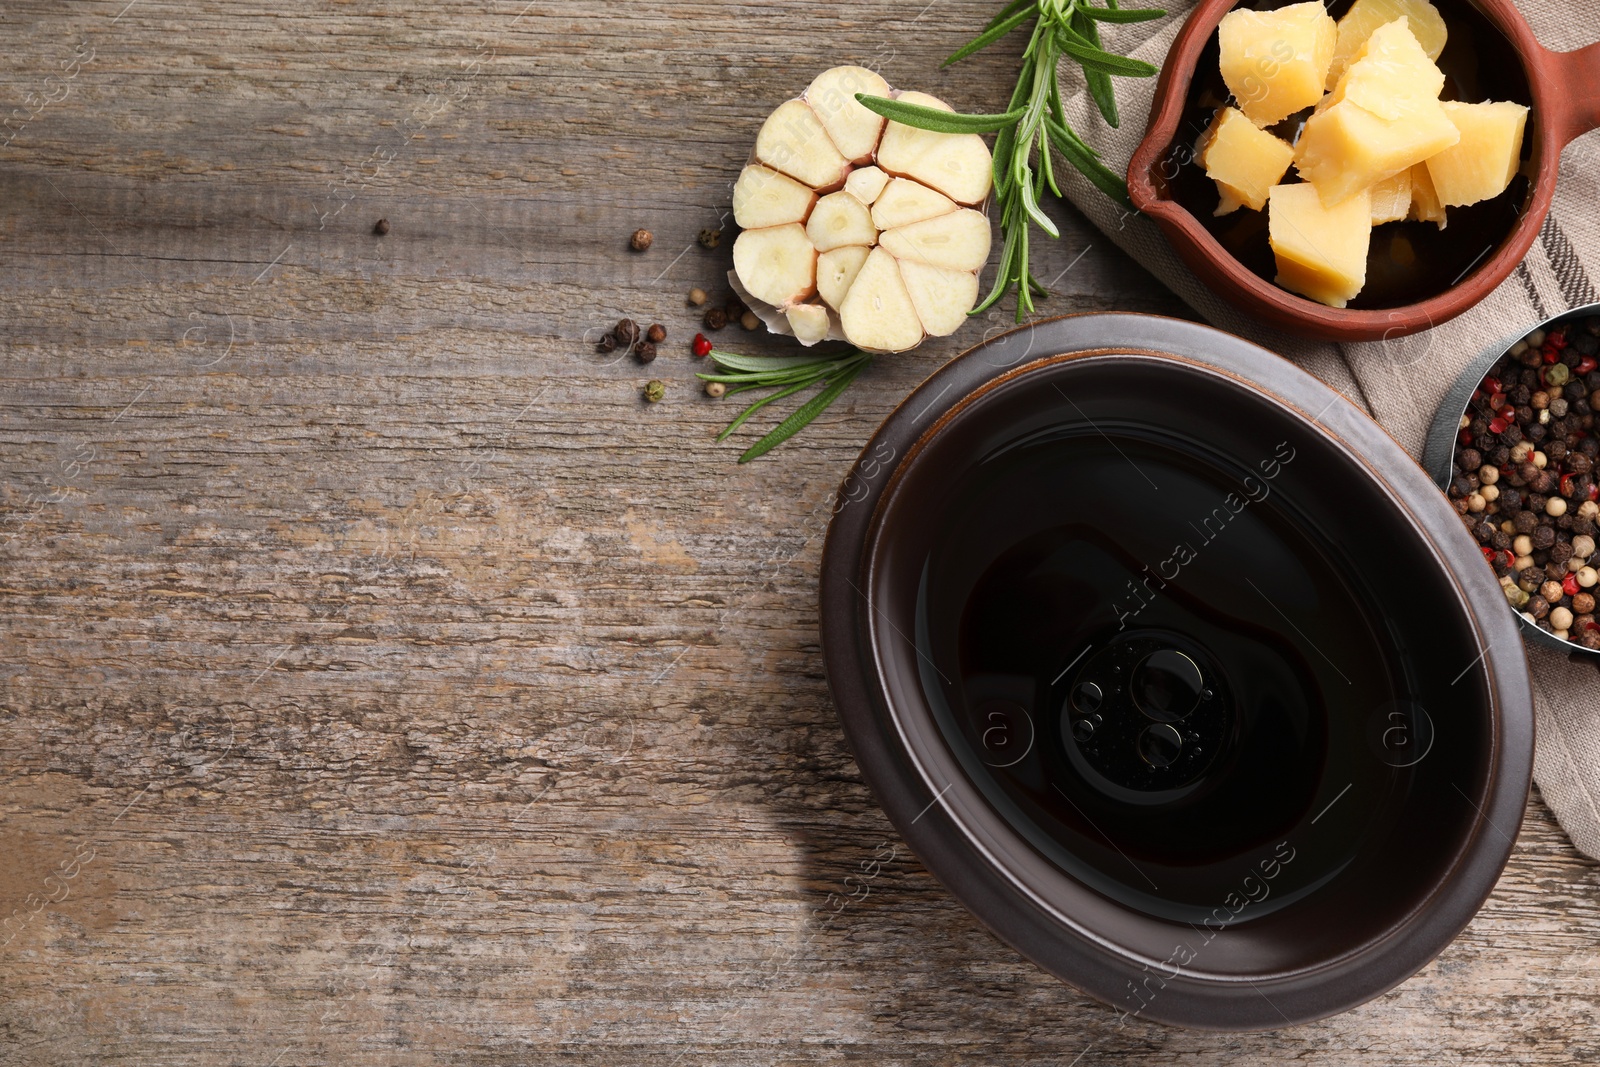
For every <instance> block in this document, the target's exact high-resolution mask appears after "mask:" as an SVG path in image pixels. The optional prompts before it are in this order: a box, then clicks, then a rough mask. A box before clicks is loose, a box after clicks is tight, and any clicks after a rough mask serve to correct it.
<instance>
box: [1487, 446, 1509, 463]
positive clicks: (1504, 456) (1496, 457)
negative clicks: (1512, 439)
mask: <svg viewBox="0 0 1600 1067" xmlns="http://www.w3.org/2000/svg"><path fill="white" fill-rule="evenodd" d="M1489 462H1490V463H1493V464H1494V465H1495V466H1496V467H1504V466H1505V465H1506V464H1507V463H1510V462H1511V449H1509V448H1507V447H1506V446H1505V445H1497V446H1495V448H1494V449H1493V450H1492V451H1490V453H1489Z"/></svg>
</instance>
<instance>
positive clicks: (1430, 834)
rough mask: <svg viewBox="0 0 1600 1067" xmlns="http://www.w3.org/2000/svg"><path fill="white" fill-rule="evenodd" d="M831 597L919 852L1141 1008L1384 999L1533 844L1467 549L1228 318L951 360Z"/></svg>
mask: <svg viewBox="0 0 1600 1067" xmlns="http://www.w3.org/2000/svg"><path fill="white" fill-rule="evenodd" d="M821 610H822V630H823V647H824V652H825V656H826V660H827V668H828V679H829V684H830V686H831V688H832V691H833V695H834V698H835V701H836V703H837V705H838V709H839V714H840V717H841V719H842V720H843V723H844V727H845V731H846V733H847V735H848V737H849V740H850V743H851V745H852V747H853V749H854V751H855V754H856V757H857V760H858V761H859V763H860V766H861V769H862V772H863V774H864V775H865V777H866V778H867V780H868V782H869V783H870V784H871V786H872V788H873V789H874V790H875V792H876V794H877V796H878V798H879V800H880V802H881V803H882V804H883V806H884V808H885V809H886V811H887V812H888V814H889V817H890V818H891V819H892V820H893V822H894V824H895V825H896V827H897V828H898V829H899V830H900V832H901V833H902V834H903V835H904V836H905V838H906V840H907V841H908V842H909V843H910V845H911V846H912V848H913V849H914V850H915V851H916V853H917V854H918V856H919V857H921V859H922V860H923V862H924V863H926V864H927V866H928V868H929V869H930V870H932V871H933V873H934V874H935V875H936V876H938V877H939V879H940V880H941V881H943V882H944V884H945V885H946V886H947V887H948V888H949V889H950V891H951V892H953V893H954V894H955V895H956V896H957V897H958V898H959V899H960V900H961V901H962V902H963V903H964V904H966V906H967V907H969V908H970V909H971V910H972V911H973V912H974V913H975V914H977V915H978V917H979V918H981V919H982V920H983V921H984V922H985V923H987V924H988V925H989V926H990V928H991V929H993V930H994V931H995V933H997V934H998V935H999V936H1000V937H1001V938H1003V939H1004V940H1005V941H1007V942H1008V943H1009V944H1011V945H1012V946H1013V947H1015V948H1016V949H1017V950H1018V951H1019V952H1022V953H1023V954H1025V955H1026V956H1028V957H1029V958H1030V959H1032V960H1034V961H1035V962H1036V963H1038V964H1039V965H1040V966H1041V967H1043V968H1045V969H1046V970H1048V971H1050V972H1051V973H1053V974H1055V975H1057V976H1059V977H1060V978H1062V979H1064V980H1066V981H1068V982H1070V983H1072V984H1073V985H1075V986H1077V987H1079V988H1080V989H1082V990H1084V991H1086V992H1087V993H1089V994H1090V995H1092V996H1094V997H1096V998H1098V999H1099V1000H1101V1001H1104V1002H1105V1003H1106V1004H1108V1005H1111V1006H1112V1007H1114V1008H1116V1009H1117V1010H1118V1011H1119V1012H1121V1013H1123V1014H1125V1015H1128V1016H1135V1017H1138V1018H1145V1019H1152V1020H1157V1021H1160V1022H1164V1023H1170V1024H1175V1025H1182V1026H1190V1027H1201V1028H1209V1029H1219V1030H1243V1029H1268V1028H1275V1027H1280V1026H1284V1025H1287V1024H1289V1023H1298V1022H1303V1021H1306V1020H1310V1019H1316V1018H1319V1017H1322V1016H1326V1015H1330V1014H1333V1013H1335V1012H1338V1011H1342V1010H1344V1009H1346V1008H1349V1007H1352V1006H1354V1005H1356V1004H1359V1003H1361V1002H1363V1001H1365V1000H1368V999H1370V998H1372V997H1374V996H1377V995H1378V994H1380V993H1382V992H1383V991H1385V990H1387V989H1389V988H1390V987H1392V986H1394V985H1395V984H1397V983H1399V982H1401V981H1403V980H1404V979H1406V978H1407V977H1408V976H1410V975H1411V974H1413V973H1414V972H1416V971H1417V970H1418V969H1419V968H1420V967H1422V966H1423V965H1424V964H1426V963H1427V962H1428V961H1429V960H1430V959H1432V958H1433V957H1434V955H1436V954H1437V953H1438V952H1439V951H1440V950H1441V949H1443V948H1444V947H1445V946H1446V945H1447V944H1449V942H1450V941H1451V939H1452V938H1454V937H1455V936H1456V934H1457V933H1458V932H1459V931H1460V930H1461V929H1462V928H1463V927H1464V926H1465V925H1466V923H1467V922H1468V920H1469V919H1470V918H1471V917H1472V915H1473V914H1474V913H1475V912H1476V910H1477V909H1478V907H1479V906H1480V905H1481V904H1482V902H1483V900H1484V898H1485V897H1486V896H1487V895H1488V893H1489V891H1490V890H1491V889H1492V888H1493V886H1494V884H1495V881H1496V878H1497V877H1498V875H1499V873H1500V870H1501V868H1502V866H1503V865H1504V863H1505V860H1506V857H1507V856H1508V854H1509V852H1510V850H1511V846H1512V842H1513V839H1514V838H1515V836H1516V833H1517V830H1518V826H1519V824H1520V820H1521V817H1522V810H1523V805H1524V803H1525V801H1526V797H1527V792H1528V785H1529V775H1530V771H1531V764H1532V755H1533V715H1532V706H1531V697H1530V693H1529V682H1528V675H1527V668H1526V664H1525V661H1524V659H1523V654H1522V648H1521V644H1520V642H1518V641H1517V640H1515V637H1516V632H1517V630H1516V622H1515V620H1514V619H1513V618H1512V616H1511V615H1510V614H1509V613H1508V612H1507V611H1506V610H1505V601H1504V597H1503V596H1502V594H1501V592H1500V589H1499V586H1498V585H1497V584H1496V583H1495V580H1494V577H1493V575H1492V574H1491V573H1490V572H1489V569H1488V568H1486V567H1484V566H1483V565H1482V563H1481V557H1480V556H1479V554H1478V553H1477V551H1476V549H1475V548H1474V546H1473V545H1472V543H1471V539H1470V537H1469V536H1468V534H1467V533H1466V531H1465V530H1463V529H1462V527H1461V524H1460V522H1459V521H1458V520H1457V519H1456V517H1455V516H1454V514H1453V512H1452V511H1451V509H1450V508H1449V506H1448V505H1447V504H1446V502H1445V501H1444V499H1443V498H1442V497H1441V496H1440V494H1439V493H1438V491H1437V490H1436V489H1435V488H1434V486H1433V485H1432V483H1431V482H1430V481H1429V480H1428V478H1427V476H1426V475H1425V474H1424V473H1423V472H1422V470H1421V469H1420V468H1418V467H1417V465H1416V464H1415V463H1413V462H1412V461H1411V460H1410V459H1409V458H1408V457H1407V456H1406V455H1405V453H1404V452H1403V451H1402V450H1401V449H1400V448H1399V446H1398V445H1396V444H1395V443H1394V441H1393V440H1392V439H1391V438H1390V437H1389V436H1388V435H1387V434H1385V433H1384V432H1383V431H1382V430H1381V429H1380V428H1379V427H1378V426H1377V425H1376V424H1374V423H1373V422H1371V421H1370V420H1369V419H1367V418H1366V417H1365V416H1364V415H1362V414H1361V413H1360V412H1359V411H1357V410H1356V409H1355V408H1354V407H1352V406H1351V405H1350V404H1349V403H1347V402H1346V401H1344V400H1343V399H1342V398H1341V397H1339V396H1338V395H1337V394H1336V393H1334V392H1333V391H1332V390H1330V389H1329V388H1327V387H1326V386H1324V385H1323V384H1321V383H1320V382H1318V381H1317V380H1316V379H1314V378H1312V377H1311V376H1309V375H1307V374H1305V373H1303V372H1301V371H1299V370H1298V369H1296V368H1294V367H1293V366H1291V365H1290V364H1288V363H1286V362H1285V361H1283V360H1281V359H1279V358H1278V357H1276V356H1274V355H1273V354H1272V353H1270V352H1267V351H1265V350H1264V349H1261V348H1258V347H1256V346H1254V345H1252V344H1249V343H1247V342H1245V341H1242V340H1240V339H1238V338H1235V337H1231V336H1229V335H1227V334H1223V333H1220V332H1218V331H1216V330H1212V329H1210V328H1207V327H1204V326H1199V325H1195V324H1192V323H1187V322H1180V321H1175V320H1168V319H1160V318H1154V317H1149V316H1137V315H1091V316H1080V317H1071V318H1065V319H1056V320H1052V321H1049V322H1045V323H1041V324H1038V325H1036V326H1034V327H1030V328H1026V329H1023V330H1019V331H1015V332H1013V333H1010V334H1007V335H1004V336H1002V337H999V338H996V339H994V340H992V341H988V342H986V343H984V344H982V345H980V346H978V347H977V348H975V349H972V350H971V351H969V352H967V353H965V354H964V355H962V356H961V357H959V358H957V359H955V360H953V361H951V362H950V363H949V364H947V365H946V366H945V367H944V368H943V369H941V370H940V371H939V372H938V373H936V374H935V375H933V377H931V378H930V379H929V380H928V381H927V382H925V383H924V384H923V385H922V386H921V387H920V388H918V389H917V390H916V391H915V392H914V393H913V394H912V395H911V396H910V397H909V398H908V399H907V400H906V401H905V402H904V403H903V404H902V405H901V406H900V407H899V408H898V409H897V410H896V411H895V413H894V414H893V415H891V416H890V417H889V419H888V420H887V421H886V422H885V423H884V425H883V426H882V428H881V429H880V430H879V431H878V433H877V435H876V436H875V437H874V438H873V440H872V441H871V443H869V444H868V446H867V447H866V449H865V451H864V452H863V453H862V456H861V458H860V459H859V460H858V461H857V463H856V465H855V467H854V468H853V469H852V471H851V473H850V474H849V476H848V477H847V478H846V479H845V482H844V485H843V487H842V489H841V493H840V497H839V507H838V510H837V513H836V515H835V518H834V521H833V524H832V526H831V528H830V530H829V535H828V542H827V547H826V550H825V553H824V559H823V569H822V580H821Z"/></svg>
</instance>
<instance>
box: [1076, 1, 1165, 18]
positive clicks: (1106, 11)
mask: <svg viewBox="0 0 1600 1067" xmlns="http://www.w3.org/2000/svg"><path fill="white" fill-rule="evenodd" d="M1078 10H1079V11H1081V12H1083V13H1084V14H1085V15H1087V16H1088V17H1089V18H1092V19H1094V20H1095V21H1096V22H1150V21H1152V20H1153V19H1158V18H1161V17H1163V16H1164V15H1166V12H1165V11H1162V10H1160V9H1159V8H1154V7H1140V8H1132V7H1125V8H1114V7H1112V8H1105V7H1089V6H1088V5H1087V4H1085V5H1083V6H1081V7H1079V8H1078Z"/></svg>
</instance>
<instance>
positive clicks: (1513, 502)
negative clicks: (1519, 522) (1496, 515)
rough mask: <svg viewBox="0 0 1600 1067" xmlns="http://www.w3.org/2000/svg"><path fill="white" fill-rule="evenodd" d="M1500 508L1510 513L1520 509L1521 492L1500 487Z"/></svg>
mask: <svg viewBox="0 0 1600 1067" xmlns="http://www.w3.org/2000/svg"><path fill="white" fill-rule="evenodd" d="M1500 510H1501V511H1504V512H1509V513H1512V514H1515V513H1516V512H1518V511H1520V510H1522V494H1521V493H1520V492H1518V491H1517V490H1515V489H1501V490H1500Z"/></svg>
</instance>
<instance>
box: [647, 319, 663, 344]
mask: <svg viewBox="0 0 1600 1067" xmlns="http://www.w3.org/2000/svg"><path fill="white" fill-rule="evenodd" d="M644 339H645V340H646V341H649V342H650V343H651V344H653V345H658V344H660V343H661V342H662V341H665V340H666V339H667V328H666V327H665V326H663V325H661V324H660V323H659V322H656V323H652V324H651V326H650V328H649V329H648V330H646V331H645V334H644Z"/></svg>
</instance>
